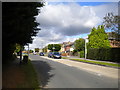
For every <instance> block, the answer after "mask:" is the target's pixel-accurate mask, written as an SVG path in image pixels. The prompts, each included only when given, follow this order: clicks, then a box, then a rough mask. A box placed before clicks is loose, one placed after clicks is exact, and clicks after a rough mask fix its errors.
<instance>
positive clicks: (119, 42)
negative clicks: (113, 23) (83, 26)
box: [107, 32, 120, 48]
mask: <svg viewBox="0 0 120 90" xmlns="http://www.w3.org/2000/svg"><path fill="white" fill-rule="evenodd" d="M107 34H108V39H109V41H110V45H111V47H112V48H120V35H119V36H118V35H117V34H116V33H115V32H108V33H107Z"/></svg>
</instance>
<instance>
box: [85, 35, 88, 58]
mask: <svg viewBox="0 0 120 90" xmlns="http://www.w3.org/2000/svg"><path fill="white" fill-rule="evenodd" d="M87 38H88V36H87V37H86V38H85V60H86V56H87V46H86V43H88V39H87Z"/></svg>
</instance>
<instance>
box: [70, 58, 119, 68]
mask: <svg viewBox="0 0 120 90" xmlns="http://www.w3.org/2000/svg"><path fill="white" fill-rule="evenodd" d="M70 60H75V61H80V62H86V63H92V64H98V65H107V66H113V67H120V65H119V64H113V63H106V62H98V61H89V60H82V59H70Z"/></svg>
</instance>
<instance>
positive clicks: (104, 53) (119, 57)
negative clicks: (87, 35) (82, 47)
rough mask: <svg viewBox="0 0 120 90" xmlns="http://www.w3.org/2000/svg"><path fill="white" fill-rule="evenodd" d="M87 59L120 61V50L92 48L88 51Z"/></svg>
mask: <svg viewBox="0 0 120 90" xmlns="http://www.w3.org/2000/svg"><path fill="white" fill-rule="evenodd" d="M87 58H88V59H93V60H105V61H112V62H119V61H120V48H90V49H88V50H87Z"/></svg>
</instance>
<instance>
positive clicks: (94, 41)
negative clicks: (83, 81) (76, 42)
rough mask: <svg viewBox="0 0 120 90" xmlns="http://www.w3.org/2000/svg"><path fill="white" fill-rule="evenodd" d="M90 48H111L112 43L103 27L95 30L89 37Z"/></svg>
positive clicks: (100, 26)
mask: <svg viewBox="0 0 120 90" xmlns="http://www.w3.org/2000/svg"><path fill="white" fill-rule="evenodd" d="M88 39H89V42H88V47H89V48H109V47H110V42H109V40H108V35H107V33H105V29H104V26H103V25H99V26H98V28H97V29H96V28H93V29H92V31H91V33H90V34H89V35H88Z"/></svg>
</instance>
